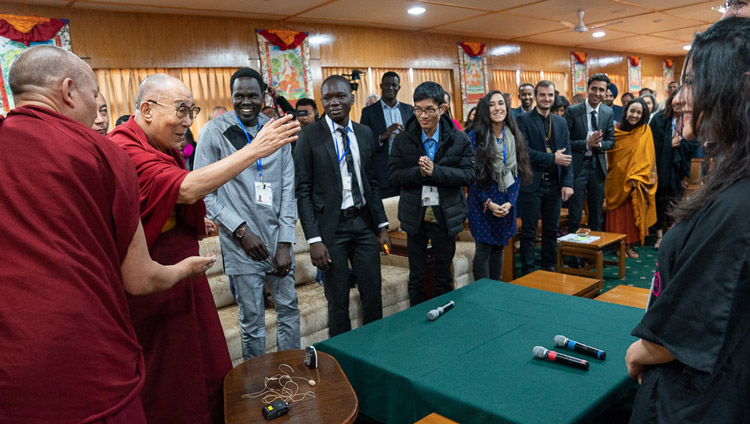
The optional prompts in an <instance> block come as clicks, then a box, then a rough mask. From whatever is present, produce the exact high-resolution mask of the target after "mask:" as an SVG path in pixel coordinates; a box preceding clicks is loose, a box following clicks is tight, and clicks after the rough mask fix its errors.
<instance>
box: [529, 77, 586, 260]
mask: <svg viewBox="0 0 750 424" xmlns="http://www.w3.org/2000/svg"><path fill="white" fill-rule="evenodd" d="M534 96H535V98H536V108H534V110H532V111H531V112H529V113H524V114H522V115H521V116H519V117H518V128H519V129H520V130H521V131H522V132H523V135H524V137H525V138H526V142H527V143H528V146H529V161H530V162H531V168H532V169H533V170H534V180H533V181H532V182H531V184H528V185H523V186H521V190H520V193H519V195H518V211H519V215H520V217H521V234H520V236H519V238H520V239H521V270H522V272H523V274H524V275H525V274H528V273H530V272H532V271H534V244H535V241H536V231H537V226H538V221H539V214H540V212H541V215H542V268H543V269H546V270H548V271H555V270H556V269H555V263H556V261H557V257H556V252H557V228H558V225H559V223H560V207H561V205H562V202H563V201H565V200H567V199H568V198H569V197H570V196H571V195H572V194H573V170H572V169H571V168H570V161H571V157H570V134H569V132H568V126H567V124H566V122H565V119H564V118H562V117H560V116H557V115H555V114H553V113H550V108H551V106H552V103H553V102H554V100H555V85H554V84H553V83H552V82H551V81H547V80H543V81H540V82H539V83H538V84H537V85H536V87H534Z"/></svg>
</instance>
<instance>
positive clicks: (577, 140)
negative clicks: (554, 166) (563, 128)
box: [565, 100, 615, 177]
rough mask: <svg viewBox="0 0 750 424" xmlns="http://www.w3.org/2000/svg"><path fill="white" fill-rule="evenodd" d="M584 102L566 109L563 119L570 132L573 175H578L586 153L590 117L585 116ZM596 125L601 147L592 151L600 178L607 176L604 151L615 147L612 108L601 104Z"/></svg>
mask: <svg viewBox="0 0 750 424" xmlns="http://www.w3.org/2000/svg"><path fill="white" fill-rule="evenodd" d="M586 102H588V100H586V101H585V102H583V103H578V104H577V105H573V106H571V107H569V108H568V110H567V112H565V119H566V120H567V121H568V130H569V131H570V148H571V149H573V173H574V174H575V175H578V173H579V172H580V170H581V167H582V166H583V157H584V154H585V153H586V139H587V138H588V135H589V121H590V120H591V117H590V116H588V115H587V114H586ZM596 118H597V122H596V123H597V125H598V127H599V129H600V130H602V147H601V148H598V149H594V152H593V154H594V157H593V160H594V161H595V163H596V165H597V168H599V171H600V172H601V174H600V176H604V177H606V176H607V156H606V153H605V152H606V151H607V150H609V149H611V148H613V147H615V124H614V112H613V111H612V108H611V107H609V106H607V105H605V104H604V103H601V104H600V105H599V113H598V114H597V117H596Z"/></svg>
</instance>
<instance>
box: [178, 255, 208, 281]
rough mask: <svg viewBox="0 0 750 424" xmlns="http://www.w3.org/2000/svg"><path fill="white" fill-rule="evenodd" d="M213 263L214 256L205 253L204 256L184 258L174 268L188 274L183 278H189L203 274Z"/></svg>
mask: <svg viewBox="0 0 750 424" xmlns="http://www.w3.org/2000/svg"><path fill="white" fill-rule="evenodd" d="M215 263H216V255H214V254H213V253H207V254H206V255H205V256H190V257H188V258H185V259H183V260H181V261H180V262H178V263H177V264H176V265H175V266H177V267H182V268H183V269H184V270H185V271H186V272H187V273H188V275H187V276H186V277H185V278H191V277H196V276H198V275H201V274H203V273H205V272H206V271H208V269H209V268H211V267H212V266H213V265H214V264H215Z"/></svg>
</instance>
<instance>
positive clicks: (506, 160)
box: [495, 128, 508, 168]
mask: <svg viewBox="0 0 750 424" xmlns="http://www.w3.org/2000/svg"><path fill="white" fill-rule="evenodd" d="M500 140H503V143H502V144H503V165H505V167H506V168H507V167H508V154H507V153H506V151H505V128H503V135H502V138H496V139H495V141H497V144H500Z"/></svg>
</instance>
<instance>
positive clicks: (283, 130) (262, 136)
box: [245, 115, 301, 158]
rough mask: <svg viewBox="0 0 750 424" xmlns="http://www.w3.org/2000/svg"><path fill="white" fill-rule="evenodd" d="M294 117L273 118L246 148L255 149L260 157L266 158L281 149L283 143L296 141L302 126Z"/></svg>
mask: <svg viewBox="0 0 750 424" xmlns="http://www.w3.org/2000/svg"><path fill="white" fill-rule="evenodd" d="M293 118H294V117H293V116H292V115H284V116H282V117H281V118H278V119H272V120H271V122H269V123H267V124H266V125H265V126H264V127H263V129H261V130H260V132H259V133H258V135H256V136H255V138H254V139H253V142H252V143H250V144H248V145H247V146H246V147H245V149H251V150H254V152H255V153H256V154H257V155H258V156H259V157H263V158H264V157H266V156H269V155H270V154H271V153H273V152H275V151H277V150H279V149H280V148H281V147H282V146H283V145H285V144H287V143H291V142H292V141H296V140H297V138H298V137H297V133H298V132H299V131H300V129H301V127H300V125H299V122H297V120H296V119H293Z"/></svg>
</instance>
